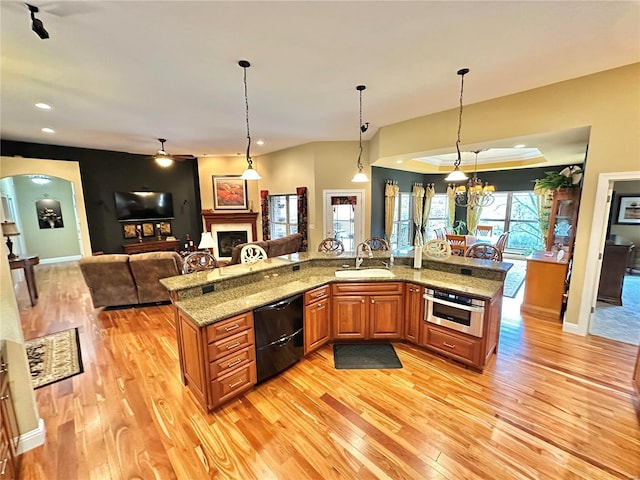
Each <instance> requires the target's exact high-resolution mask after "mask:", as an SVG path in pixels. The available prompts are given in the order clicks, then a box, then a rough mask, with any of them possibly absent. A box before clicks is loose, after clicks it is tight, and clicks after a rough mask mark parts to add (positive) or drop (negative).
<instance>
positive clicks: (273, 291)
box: [161, 253, 511, 327]
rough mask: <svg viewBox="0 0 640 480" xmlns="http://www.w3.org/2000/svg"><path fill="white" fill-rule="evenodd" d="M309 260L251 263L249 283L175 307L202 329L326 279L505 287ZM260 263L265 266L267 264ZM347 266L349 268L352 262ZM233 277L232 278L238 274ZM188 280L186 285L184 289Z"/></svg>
mask: <svg viewBox="0 0 640 480" xmlns="http://www.w3.org/2000/svg"><path fill="white" fill-rule="evenodd" d="M387 257H388V253H387ZM313 258H317V257H314V256H313V255H311V256H309V257H308V258H305V259H302V258H298V259H295V260H294V259H287V258H284V257H278V258H273V259H269V260H271V263H270V265H261V266H257V265H254V266H253V267H252V270H251V273H253V274H254V277H253V281H252V282H250V283H246V284H238V285H237V286H231V287H228V288H224V289H221V290H216V291H214V292H211V293H206V294H200V295H197V296H194V297H193V298H185V299H183V300H179V301H177V302H176V306H177V307H178V308H179V309H180V310H182V311H183V312H184V313H186V314H187V315H188V316H189V317H190V318H191V319H192V320H193V321H194V322H195V323H196V324H197V325H198V326H200V327H203V326H206V325H209V324H211V323H215V322H217V321H220V320H224V319H226V318H229V317H231V316H233V315H237V314H240V313H244V312H247V311H250V310H254V309H255V308H258V307H261V306H263V305H267V304H270V303H272V302H276V301H278V300H281V299H283V298H287V297H290V296H292V295H295V294H298V293H303V292H305V291H307V290H311V289H313V288H316V287H319V286H322V285H326V284H327V283H345V282H349V283H362V282H367V283H369V282H390V281H391V282H393V281H404V282H413V283H416V284H420V285H426V286H430V287H434V288H442V289H448V290H453V291H456V292H460V293H466V294H469V295H471V296H474V297H477V298H481V299H491V298H492V297H494V296H495V295H496V294H497V293H498V292H500V290H501V289H502V286H503V281H501V280H489V279H485V278H478V277H472V276H466V275H460V274H456V273H448V272H443V271H438V270H430V269H420V270H416V269H413V268H411V267H409V266H407V265H396V266H394V267H393V268H392V269H391V271H392V272H393V274H394V277H393V278H367V277H363V278H357V279H354V278H337V277H336V276H335V272H336V270H338V269H340V266H337V267H336V266H335V265H329V266H314V265H313V263H310V264H308V265H305V261H308V260H310V259H313ZM338 261H339V260H338ZM261 263H265V264H266V262H261ZM293 265H299V266H300V270H298V271H290V270H289V271H284V272H283V269H282V268H280V269H278V268H274V267H283V266H284V267H285V268H289V269H291V268H292V266H293ZM503 265H505V266H504V267H503V268H504V269H505V271H506V270H508V269H509V268H510V265H511V264H508V263H507V264H503ZM349 266H350V268H352V265H351V264H349ZM378 266H380V265H378ZM242 267H243V268H244V269H245V270H244V274H245V275H246V274H247V273H249V272H248V269H249V267H247V266H244V265H242ZM221 270H224V269H221ZM199 273H202V274H205V275H203V276H206V277H208V283H211V282H212V280H214V279H218V280H220V279H221V278H224V277H225V272H224V271H223V272H219V271H211V272H199ZM191 275H196V274H191ZM191 275H186V276H184V277H187V276H191ZM233 276H234V277H235V276H236V275H233ZM229 277H231V275H230V276H229ZM229 277H227V278H229ZM178 278H180V277H171V278H170V279H163V280H162V281H161V282H162V283H163V285H165V286H168V285H172V286H173V287H174V288H177V287H178V284H179V283H180V282H179V281H178V280H177V279H178ZM183 280H184V279H183ZM203 281H204V280H203ZM198 282H199V281H198V280H195V283H198ZM205 283H207V282H205ZM187 284H188V286H189V287H187ZM182 285H183V287H184V288H191V287H193V286H194V281H193V280H192V281H189V282H185V283H183V284H182Z"/></svg>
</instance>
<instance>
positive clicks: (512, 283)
mask: <svg viewBox="0 0 640 480" xmlns="http://www.w3.org/2000/svg"><path fill="white" fill-rule="evenodd" d="M507 261H508V260H507ZM526 274H527V267H526V265H525V264H524V263H514V264H513V267H511V269H510V270H509V271H508V272H507V276H506V277H505V279H504V292H503V295H504V296H505V297H509V298H515V296H516V295H517V294H518V291H519V290H520V287H522V284H523V283H524V277H525V275H526Z"/></svg>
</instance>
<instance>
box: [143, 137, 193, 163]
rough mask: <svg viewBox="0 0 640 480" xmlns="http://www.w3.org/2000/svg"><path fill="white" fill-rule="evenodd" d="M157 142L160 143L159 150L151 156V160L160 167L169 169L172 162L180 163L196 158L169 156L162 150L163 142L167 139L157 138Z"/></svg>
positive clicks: (191, 156) (190, 156)
mask: <svg viewBox="0 0 640 480" xmlns="http://www.w3.org/2000/svg"><path fill="white" fill-rule="evenodd" d="M158 141H159V142H160V145H161V147H160V150H158V151H157V152H156V154H155V155H154V156H153V159H154V160H155V161H156V163H157V164H158V165H160V166H161V167H164V168H166V167H169V166H171V165H172V164H173V162H174V161H177V162H182V161H184V160H194V159H195V158H196V157H195V156H193V155H169V154H168V153H167V152H166V150H165V149H164V142H166V141H167V139H166V138H159V139H158Z"/></svg>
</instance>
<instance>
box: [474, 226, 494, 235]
mask: <svg viewBox="0 0 640 480" xmlns="http://www.w3.org/2000/svg"><path fill="white" fill-rule="evenodd" d="M491 235H493V226H492V225H478V226H477V227H476V237H479V238H489V237H491Z"/></svg>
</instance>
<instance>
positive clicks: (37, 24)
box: [26, 3, 49, 40]
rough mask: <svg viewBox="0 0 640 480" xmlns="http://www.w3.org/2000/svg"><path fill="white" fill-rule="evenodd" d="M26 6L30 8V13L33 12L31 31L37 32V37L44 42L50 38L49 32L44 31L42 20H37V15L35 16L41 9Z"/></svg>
mask: <svg viewBox="0 0 640 480" xmlns="http://www.w3.org/2000/svg"><path fill="white" fill-rule="evenodd" d="M26 5H27V7H28V8H29V11H30V12H31V30H33V31H34V32H36V35H38V36H39V37H40V38H41V39H42V40H45V39H47V38H49V32H47V31H46V30H45V29H44V25H43V24H42V20H40V19H38V18H36V15H35V14H36V13H38V12H39V11H40V9H39V8H38V7H35V6H33V5H29V4H28V3H27V4H26Z"/></svg>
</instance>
